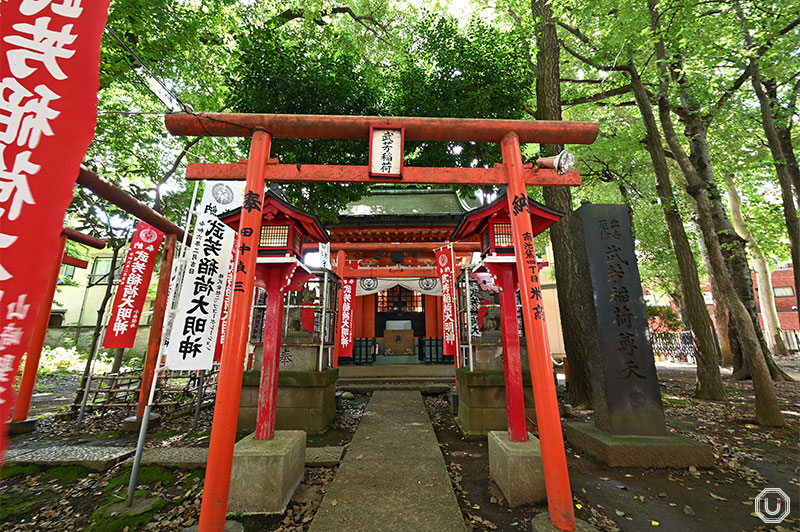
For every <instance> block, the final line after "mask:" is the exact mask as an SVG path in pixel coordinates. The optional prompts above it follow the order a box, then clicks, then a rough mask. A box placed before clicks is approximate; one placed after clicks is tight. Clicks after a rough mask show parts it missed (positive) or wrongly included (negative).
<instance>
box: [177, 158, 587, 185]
mask: <svg viewBox="0 0 800 532" xmlns="http://www.w3.org/2000/svg"><path fill="white" fill-rule="evenodd" d="M246 172H247V164H246V163H189V164H188V165H187V167H186V179H188V180H190V181H192V180H202V179H212V180H226V179H229V180H234V181H236V180H239V181H241V180H243V179H244V178H245V174H246ZM265 175H266V179H267V181H270V182H275V183H280V182H297V181H303V182H309V183H313V182H324V183H403V184H439V185H498V186H499V185H505V184H506V183H507V181H506V172H505V170H504V169H503V166H502V165H496V166H494V167H493V168H433V167H420V166H406V167H404V168H403V177H402V179H398V178H388V177H370V175H369V167H368V166H343V165H328V164H303V165H299V167H298V165H296V164H268V165H267V171H266V174H265ZM523 175H524V179H525V184H527V185H529V186H534V185H536V186H576V185H580V184H581V175H580V172H578V171H577V170H573V171H571V172H567V173H565V174H562V175H559V174H558V173H557V172H556V171H555V170H553V169H551V168H538V169H534V168H532V167H531V166H530V165H528V166H527V167H526V168H524V169H523Z"/></svg>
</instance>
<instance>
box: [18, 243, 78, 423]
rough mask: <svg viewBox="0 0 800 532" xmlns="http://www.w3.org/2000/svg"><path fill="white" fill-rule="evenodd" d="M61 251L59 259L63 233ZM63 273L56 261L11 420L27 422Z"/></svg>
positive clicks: (30, 344)
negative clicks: (59, 277) (59, 278)
mask: <svg viewBox="0 0 800 532" xmlns="http://www.w3.org/2000/svg"><path fill="white" fill-rule="evenodd" d="M58 245H59V251H58V254H57V255H56V256H57V257H63V255H64V249H65V248H66V245H67V235H66V234H64V233H63V232H62V233H61V236H60V237H59V240H58ZM59 271H61V261H60V260H56V261H54V262H53V265H52V266H51V267H50V276H49V277H48V279H47V288H46V289H45V292H44V294H43V295H44V297H43V298H42V303H41V305H39V313H38V314H37V315H36V323H35V324H34V326H33V331H32V332H31V339H30V340H29V342H30V343H29V344H28V350H27V351H26V356H25V369H24V370H23V372H22V380H21V381H20V384H19V391H18V392H17V402H16V404H15V405H14V414H13V415H12V417H11V419H13V420H14V421H25V420H26V419H28V414H29V413H30V410H31V399H32V398H33V389H34V387H35V386H36V376H37V374H38V373H39V360H40V359H41V357H42V348H43V347H44V341H45V338H46V337H47V325H48V323H49V322H50V309H51V308H52V306H53V297H54V296H55V294H56V286H57V285H58V272H59Z"/></svg>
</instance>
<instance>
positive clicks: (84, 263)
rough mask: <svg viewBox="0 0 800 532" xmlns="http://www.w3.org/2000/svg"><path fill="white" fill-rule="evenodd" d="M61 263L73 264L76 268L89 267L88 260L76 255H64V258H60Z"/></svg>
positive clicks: (83, 268)
mask: <svg viewBox="0 0 800 532" xmlns="http://www.w3.org/2000/svg"><path fill="white" fill-rule="evenodd" d="M61 264H66V265H67V266H75V267H76V268H80V269H82V270H85V269H86V268H88V267H89V262H88V261H85V260H81V259H79V258H77V257H70V256H69V255H64V258H63V259H61Z"/></svg>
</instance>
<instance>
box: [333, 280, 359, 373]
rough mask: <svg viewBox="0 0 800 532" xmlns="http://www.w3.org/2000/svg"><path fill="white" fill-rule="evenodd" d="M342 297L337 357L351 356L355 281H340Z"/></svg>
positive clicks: (340, 301)
mask: <svg viewBox="0 0 800 532" xmlns="http://www.w3.org/2000/svg"><path fill="white" fill-rule="evenodd" d="M341 294H342V297H341V299H340V300H339V335H338V341H337V342H336V356H337V357H352V356H353V326H354V324H355V315H356V313H355V310H356V280H355V279H343V280H342V292H341Z"/></svg>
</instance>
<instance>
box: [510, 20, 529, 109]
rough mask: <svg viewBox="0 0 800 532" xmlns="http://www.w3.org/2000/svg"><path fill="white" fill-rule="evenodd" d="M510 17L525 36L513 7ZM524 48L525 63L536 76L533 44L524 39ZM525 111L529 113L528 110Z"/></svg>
mask: <svg viewBox="0 0 800 532" xmlns="http://www.w3.org/2000/svg"><path fill="white" fill-rule="evenodd" d="M508 16H509V17H511V19H512V20H513V21H514V24H516V25H517V28H519V30H520V32H521V33H522V35H523V36H524V35H525V31H524V30H523V28H522V21H521V20H520V19H519V17H518V16H517V13H516V12H515V11H514V10H513V9H512V8H511V7H509V8H508ZM523 46H524V47H525V61H526V62H527V63H528V68H530V69H531V72H532V73H534V74H535V73H536V65H535V64H534V63H533V55H532V54H531V44H530V42H528V40H527V39H525V38H524V37H523ZM526 105H527V104H526ZM525 110H526V111H527V109H525ZM534 116H536V115H534Z"/></svg>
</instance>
